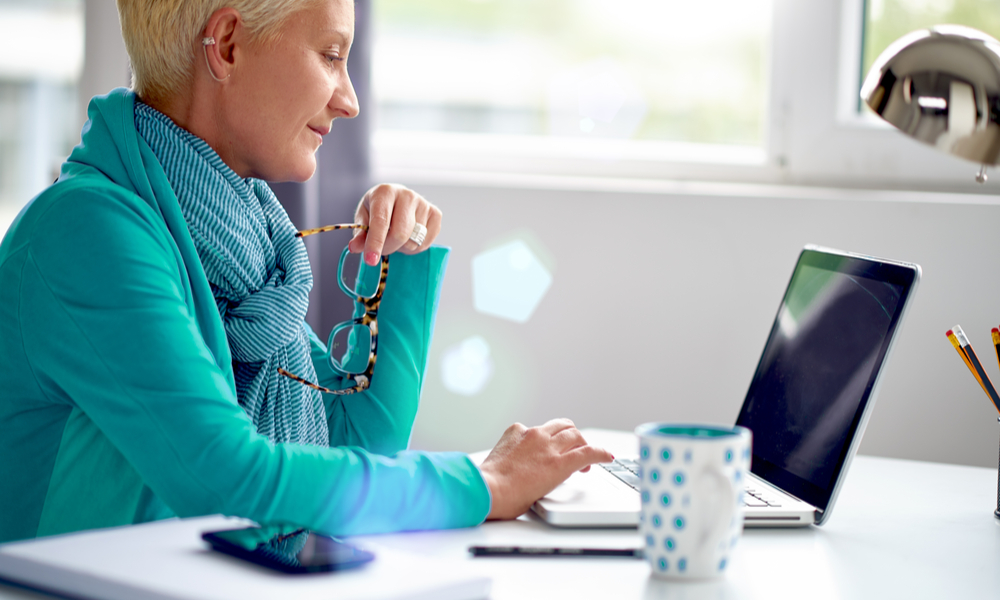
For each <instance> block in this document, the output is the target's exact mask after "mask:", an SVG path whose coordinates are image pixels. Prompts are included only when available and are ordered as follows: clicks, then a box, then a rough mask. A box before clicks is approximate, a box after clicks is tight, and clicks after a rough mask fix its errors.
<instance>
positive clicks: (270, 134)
mask: <svg viewBox="0 0 1000 600" xmlns="http://www.w3.org/2000/svg"><path fill="white" fill-rule="evenodd" d="M353 39H354V2H353V0H329V1H327V2H321V3H319V4H317V5H316V6H315V7H313V8H309V9H304V10H301V11H299V12H297V13H294V14H293V15H292V16H291V17H289V18H288V20H287V21H286V22H285V23H284V25H283V26H282V29H281V35H280V36H279V37H278V39H277V40H276V41H274V42H271V43H267V44H256V43H251V44H249V45H243V46H242V47H239V46H237V50H236V51H237V52H239V51H240V48H242V54H243V56H242V57H238V59H237V60H236V62H235V64H236V67H235V69H234V71H233V74H232V79H233V81H232V82H231V83H232V85H231V86H228V87H229V89H228V90H227V92H228V93H227V94H226V97H227V102H225V107H224V108H223V110H221V111H219V115H218V118H220V119H223V120H225V121H226V123H227V125H228V126H227V127H225V128H224V129H225V130H228V131H227V136H226V137H227V138H228V139H226V140H225V141H224V142H223V144H224V145H227V146H229V148H226V149H225V150H224V151H223V152H221V153H220V154H222V155H223V156H224V157H225V158H226V159H227V160H226V162H227V163H229V166H230V167H231V168H232V169H233V170H234V171H236V173H237V174H239V175H241V176H243V177H257V178H260V179H265V180H268V181H305V180H307V179H309V178H310V177H311V176H312V174H313V172H314V171H315V170H316V150H317V149H319V147H320V145H321V144H322V143H323V139H322V138H323V136H324V135H326V134H327V133H329V131H330V125H331V123H332V122H333V119H336V118H338V117H346V118H351V117H354V116H357V114H358V98H357V96H355V94H354V87H353V86H352V85H351V80H350V77H349V76H348V74H347V54H348V52H349V51H350V49H351V42H352V41H353ZM239 59H242V60H239Z"/></svg>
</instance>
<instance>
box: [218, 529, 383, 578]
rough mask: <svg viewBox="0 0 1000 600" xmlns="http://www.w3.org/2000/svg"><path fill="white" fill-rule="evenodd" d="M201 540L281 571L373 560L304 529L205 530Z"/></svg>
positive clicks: (314, 570)
mask: <svg viewBox="0 0 1000 600" xmlns="http://www.w3.org/2000/svg"><path fill="white" fill-rule="evenodd" d="M286 529H287V528H286ZM201 539H203V540H205V541H206V542H208V543H209V544H211V546H212V549H213V550H217V551H219V552H224V553H226V554H229V555H230V556H235V557H237V558H242V559H244V560H248V561H250V562H253V563H256V564H258V565H263V566H265V567H269V568H271V569H277V570H278V571H283V572H285V573H317V572H322V571H341V570H344V569H353V568H355V567H360V566H361V565H363V564H365V563H368V562H371V561H372V560H374V559H375V555H374V554H372V553H371V552H368V551H366V550H361V549H360V548H356V547H354V546H352V545H350V544H347V543H344V542H342V541H340V540H338V539H336V538H332V537H329V536H326V535H320V534H318V533H315V532H312V531H307V530H305V529H296V530H288V531H287V532H284V533H283V532H281V530H278V529H275V528H269V527H245V528H243V529H229V530H226V531H209V532H206V533H203V534H202V535H201Z"/></svg>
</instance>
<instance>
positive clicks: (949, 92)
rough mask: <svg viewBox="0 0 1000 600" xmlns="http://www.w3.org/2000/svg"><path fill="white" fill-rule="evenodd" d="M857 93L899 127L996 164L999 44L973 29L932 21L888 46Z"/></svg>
mask: <svg viewBox="0 0 1000 600" xmlns="http://www.w3.org/2000/svg"><path fill="white" fill-rule="evenodd" d="M861 98H862V99H863V100H864V101H865V103H866V104H868V106H869V107H871V109H872V110H873V111H875V113H876V114H878V115H879V116H880V117H882V118H883V119H885V120H886V121H888V122H889V123H891V124H892V125H894V126H895V127H897V128H898V129H899V130H900V131H903V132H904V133H906V134H908V135H910V136H911V137H913V138H916V139H918V140H920V141H921V142H924V143H926V144H930V145H931V146H934V147H935V148H938V149H940V150H942V151H944V152H947V153H949V154H953V155H955V156H959V157H961V158H965V159H968V160H971V161H974V162H976V163H979V164H981V165H983V170H981V171H980V175H979V178H978V179H980V182H982V181H985V174H984V170H985V167H986V166H987V165H996V164H998V162H1000V42H998V41H997V40H995V39H993V38H992V37H990V36H988V35H986V34H985V33H983V32H981V31H977V30H975V29H971V28H969V27H961V26H957V25H939V26H937V27H932V28H931V29H925V30H921V31H915V32H913V33H910V34H907V35H906V36H903V37H902V38H900V39H899V40H897V41H895V42H894V43H893V44H892V45H891V46H889V47H888V48H887V49H886V50H885V52H883V53H882V55H881V56H879V57H878V60H876V61H875V64H874V65H873V66H872V68H871V71H869V72H868V77H866V78H865V83H864V85H863V86H862V87H861Z"/></svg>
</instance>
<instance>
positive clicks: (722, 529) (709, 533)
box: [698, 467, 736, 552]
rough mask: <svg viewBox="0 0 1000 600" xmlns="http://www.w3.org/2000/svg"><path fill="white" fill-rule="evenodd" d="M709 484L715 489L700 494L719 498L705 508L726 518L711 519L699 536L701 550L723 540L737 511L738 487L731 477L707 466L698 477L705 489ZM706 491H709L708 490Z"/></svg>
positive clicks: (699, 483)
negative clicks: (734, 484)
mask: <svg viewBox="0 0 1000 600" xmlns="http://www.w3.org/2000/svg"><path fill="white" fill-rule="evenodd" d="M708 485H711V486H712V487H713V488H715V489H713V490H711V493H705V494H699V496H700V497H702V498H716V499H718V500H717V501H716V502H711V503H710V504H708V505H706V506H705V507H704V508H703V510H706V511H709V512H710V513H711V514H719V513H722V514H723V515H725V518H718V519H711V520H710V522H709V526H708V527H706V528H705V529H703V530H702V532H701V535H699V536H698V551H699V552H701V551H703V550H705V549H706V547H709V548H710V547H712V546H714V545H715V544H717V543H719V541H720V540H722V538H723V537H724V536H725V535H726V533H728V532H729V526H730V525H731V524H732V522H733V513H734V512H735V511H736V488H735V487H734V486H733V483H732V482H731V481H730V480H729V478H727V477H724V476H723V475H722V474H721V473H719V472H718V471H717V470H715V469H713V468H711V467H705V468H704V469H702V470H701V474H700V476H699V477H698V487H699V488H702V489H704V487H705V486H708ZM704 491H705V492H708V490H704ZM718 502H721V503H722V505H721V506H719V504H718Z"/></svg>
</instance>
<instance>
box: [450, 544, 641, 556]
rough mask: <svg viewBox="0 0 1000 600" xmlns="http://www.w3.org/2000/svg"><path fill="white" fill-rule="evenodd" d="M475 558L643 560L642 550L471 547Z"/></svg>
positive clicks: (470, 549) (470, 550)
mask: <svg viewBox="0 0 1000 600" xmlns="http://www.w3.org/2000/svg"><path fill="white" fill-rule="evenodd" d="M469 552H470V553H471V554H472V555H473V556H484V557H497V556H534V557H548V556H620V557H625V558H642V557H643V554H642V548H554V547H540V546H469Z"/></svg>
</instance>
